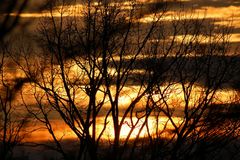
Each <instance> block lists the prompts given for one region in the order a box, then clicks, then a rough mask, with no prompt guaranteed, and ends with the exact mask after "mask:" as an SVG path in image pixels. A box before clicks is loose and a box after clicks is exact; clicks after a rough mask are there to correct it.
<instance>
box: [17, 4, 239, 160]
mask: <svg viewBox="0 0 240 160" xmlns="http://www.w3.org/2000/svg"><path fill="white" fill-rule="evenodd" d="M71 4H74V3H70V2H69V1H54V2H53V1H51V2H50V3H49V12H50V16H48V17H45V18H44V19H42V20H41V21H40V27H39V33H40V34H41V35H40V40H39V41H40V44H39V46H40V48H41V50H42V53H43V55H44V56H39V57H38V58H37V59H35V60H34V58H31V57H30V58H29V57H26V56H25V55H23V56H22V59H21V60H20V61H16V63H18V65H19V66H20V67H21V69H22V70H23V71H24V73H25V74H26V77H27V78H28V79H30V82H31V85H32V87H33V90H34V93H33V95H34V98H35V100H36V102H37V107H36V108H34V107H33V108H31V107H29V106H28V104H27V101H26V97H24V96H23V100H24V102H26V103H25V105H26V107H27V109H28V110H29V112H30V113H31V114H32V115H34V116H35V118H36V119H37V120H39V122H42V123H43V124H45V126H46V128H47V130H48V131H49V133H50V135H51V136H52V139H53V141H54V142H55V144H56V150H57V151H59V152H60V153H61V154H62V155H63V157H64V158H65V159H67V158H69V156H68V154H67V152H66V149H65V147H64V146H63V143H62V139H63V138H64V137H59V136H57V135H56V132H55V131H54V129H53V127H52V125H53V123H52V122H51V114H57V115H58V117H59V118H60V119H61V120H62V121H63V122H64V123H65V124H67V126H68V127H69V128H70V129H71V130H72V131H73V132H74V134H75V135H76V137H77V139H78V141H79V145H78V146H77V150H78V151H77V153H76V155H77V156H76V159H93V160H95V159H100V158H101V153H100V152H101V147H105V146H104V145H103V143H101V142H107V141H106V139H104V136H103V135H104V134H105V133H106V132H107V128H109V127H110V128H111V127H112V128H113V140H109V144H108V147H109V148H110V150H109V152H108V153H109V154H108V153H107V155H103V156H104V158H107V159H127V158H129V159H134V156H136V155H138V154H141V153H143V154H144V155H143V156H142V157H141V158H142V159H195V158H197V155H204V154H205V153H208V152H207V151H210V149H212V148H213V147H216V148H218V147H219V146H217V145H216V144H219V143H218V142H220V141H221V142H223V140H226V143H229V142H231V141H230V140H231V139H232V138H235V136H236V135H238V133H237V132H235V131H237V129H238V127H239V126H238V122H237V121H233V120H232V119H226V117H216V118H215V120H216V121H217V122H221V124H220V125H219V123H216V122H214V121H212V120H211V118H210V117H211V115H212V113H213V112H212V110H211V107H212V106H213V104H214V103H216V101H215V100H216V96H217V92H218V91H219V89H221V87H223V86H224V85H226V83H227V81H228V80H229V78H231V76H232V75H231V74H230V73H231V71H233V70H234V68H233V64H234V63H233V61H232V59H231V58H228V55H227V54H228V51H229V47H230V46H229V39H228V38H229V28H228V27H227V28H220V27H219V28H216V27H215V26H213V25H211V24H210V23H207V21H205V20H204V19H199V18H198V17H196V18H194V19H191V20H189V19H187V18H186V17H184V16H185V15H184V14H182V12H179V13H178V15H176V16H174V15H173V17H172V20H171V22H168V23H167V22H166V21H164V15H165V13H166V11H167V10H166V6H165V5H162V6H163V7H162V8H161V9H160V10H161V12H159V13H155V12H153V13H152V15H153V16H152V19H151V20H152V22H151V23H149V24H148V23H144V22H142V18H143V17H144V16H143V15H142V13H149V12H146V10H147V9H148V8H145V7H144V5H141V3H138V2H136V1H130V2H128V3H125V1H114V2H113V1H108V0H103V1H101V0H100V1H98V2H92V1H86V2H85V1H84V2H82V3H81V5H80V7H79V8H77V7H74V5H71ZM163 4H165V3H163ZM56 15H57V16H56ZM150 17H151V16H150ZM166 26H167V27H166ZM179 35H180V36H179ZM39 55H40V54H39ZM123 98H125V99H124V100H123V101H126V102H125V104H124V105H123V104H122V103H121V101H122V99H123ZM215 111H216V112H218V111H217V110H215ZM226 113H227V112H226ZM152 117H153V118H154V120H153V121H152ZM218 118H219V119H218ZM101 119H102V121H101ZM161 119H165V120H164V121H162V120H161ZM111 123H112V124H111ZM150 123H152V124H150ZM153 123H154V124H153ZM150 125H151V126H152V127H153V129H152V128H151V126H150ZM100 126H101V127H100ZM126 126H127V127H128V129H129V132H128V133H126V137H124V138H121V133H122V132H121V131H122V130H124V127H126ZM229 127H230V128H229ZM144 129H145V130H146V133H147V135H145V139H144V140H142V138H141V134H142V133H143V130H144ZM131 137H133V139H131ZM228 138H229V139H228ZM214 142H216V143H215V144H214ZM209 144H213V145H209ZM141 145H142V146H141ZM139 146H141V147H139ZM147 147H148V148H147ZM207 147H208V148H207ZM202 148H204V149H205V150H204V151H206V152H205V153H204V154H203V152H200V151H201V150H202ZM208 149H209V150H208ZM218 149H219V148H218ZM205 155H206V154H205ZM203 158H204V157H203Z"/></svg>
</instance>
